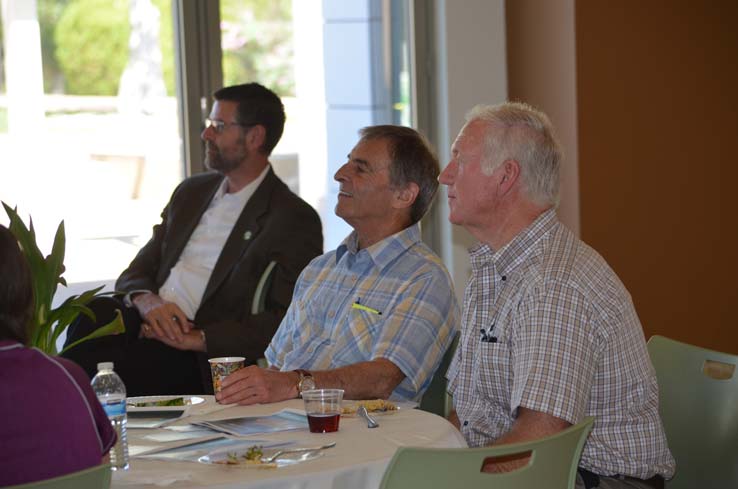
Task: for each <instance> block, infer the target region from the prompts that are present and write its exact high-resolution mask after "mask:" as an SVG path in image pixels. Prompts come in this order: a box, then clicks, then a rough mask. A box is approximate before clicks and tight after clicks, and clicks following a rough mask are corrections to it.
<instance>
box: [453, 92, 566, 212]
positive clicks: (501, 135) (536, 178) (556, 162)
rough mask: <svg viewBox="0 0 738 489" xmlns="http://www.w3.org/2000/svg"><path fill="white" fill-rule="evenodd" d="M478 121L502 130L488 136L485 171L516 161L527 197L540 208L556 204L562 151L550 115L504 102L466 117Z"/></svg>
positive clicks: (529, 107)
mask: <svg viewBox="0 0 738 489" xmlns="http://www.w3.org/2000/svg"><path fill="white" fill-rule="evenodd" d="M476 120H478V121H482V122H485V123H487V124H490V125H493V126H495V127H497V128H501V129H502V130H500V131H494V132H492V131H487V133H486V136H485V139H484V153H483V156H482V171H483V172H484V173H485V174H487V175H489V174H491V173H492V172H493V171H494V170H495V169H496V168H497V167H498V166H499V165H501V164H502V163H503V162H505V161H506V160H515V161H517V162H518V164H519V165H520V176H521V181H522V184H523V189H524V191H525V193H526V195H527V196H528V197H529V198H530V199H531V200H532V201H533V202H535V203H537V204H540V205H554V206H555V205H557V204H558V201H559V166H560V164H561V159H562V151H561V146H560V145H559V142H558V141H557V139H556V136H555V134H554V130H553V125H552V124H551V121H550V120H549V118H548V116H547V115H546V114H544V113H543V112H541V111H539V110H537V109H535V108H533V107H531V106H530V105H528V104H525V103H521V102H505V103H502V104H498V105H477V106H476V107H474V108H473V109H472V110H470V111H469V112H468V113H467V115H466V121H467V122H472V121H476Z"/></svg>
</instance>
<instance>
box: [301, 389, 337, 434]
mask: <svg viewBox="0 0 738 489" xmlns="http://www.w3.org/2000/svg"><path fill="white" fill-rule="evenodd" d="M302 400H303V401H304V402H305V414H307V419H308V426H309V427H310V432H311V433H331V432H333V431H338V423H339V421H340V420H341V401H343V389H315V390H310V391H305V392H303V393H302Z"/></svg>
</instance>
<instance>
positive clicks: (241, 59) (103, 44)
mask: <svg viewBox="0 0 738 489" xmlns="http://www.w3.org/2000/svg"><path fill="white" fill-rule="evenodd" d="M37 2H38V4H37V5H38V20H39V27H40V31H41V47H42V59H43V67H44V91H45V92H46V93H60V92H61V93H68V94H73V95H115V94H117V91H118V84H119V81H120V77H121V75H122V74H123V70H124V69H125V66H126V63H127V61H128V38H129V34H130V25H129V19H128V0H37ZM152 3H153V4H154V5H155V6H156V7H157V8H158V9H159V12H160V28H159V44H160V48H161V53H162V72H163V76H164V83H165V85H166V88H167V94H168V95H170V96H174V95H175V90H176V85H175V63H174V30H173V29H174V28H173V24H172V17H173V16H172V0H152ZM0 32H1V28H0ZM221 33H222V46H223V78H224V84H225V85H232V84H237V83H244V82H247V81H259V82H260V83H263V84H264V85H266V86H268V87H270V88H272V89H274V90H275V91H276V92H277V93H278V94H280V95H283V96H293V95H294V94H295V82H294V72H293V59H294V48H293V36H292V0H221Z"/></svg>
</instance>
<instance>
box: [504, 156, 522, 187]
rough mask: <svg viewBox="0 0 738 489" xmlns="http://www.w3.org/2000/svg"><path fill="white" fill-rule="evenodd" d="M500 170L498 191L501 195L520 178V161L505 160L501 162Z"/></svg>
mask: <svg viewBox="0 0 738 489" xmlns="http://www.w3.org/2000/svg"><path fill="white" fill-rule="evenodd" d="M500 171H501V172H502V175H501V177H500V184H499V185H500V193H501V194H502V195H504V194H506V193H507V192H509V191H510V189H511V188H513V186H515V183H516V182H517V181H518V179H519V178H520V163H518V162H517V161H516V160H505V161H503V162H502V165H501V168H500Z"/></svg>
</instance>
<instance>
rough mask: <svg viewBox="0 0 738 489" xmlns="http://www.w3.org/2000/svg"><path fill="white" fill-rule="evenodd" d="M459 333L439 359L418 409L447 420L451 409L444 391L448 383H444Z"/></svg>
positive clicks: (450, 403)
mask: <svg viewBox="0 0 738 489" xmlns="http://www.w3.org/2000/svg"><path fill="white" fill-rule="evenodd" d="M459 336H460V333H458V332H457V333H456V335H455V336H454V339H453V341H452V342H451V345H450V346H449V347H448V350H446V353H445V354H444V355H443V358H442V359H441V364H440V365H439V366H438V369H437V370H436V372H435V374H433V379H431V383H430V385H429V386H428V389H427V390H426V391H425V394H423V398H422V399H421V400H420V406H419V407H420V409H422V410H423V411H428V412H429V413H434V414H437V415H439V416H442V417H444V418H448V415H449V413H450V412H451V409H452V402H451V396H450V395H449V394H448V392H447V391H446V387H447V384H448V382H447V381H446V371H448V367H449V365H451V360H453V358H454V353H455V352H456V347H457V346H458V344H459Z"/></svg>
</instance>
